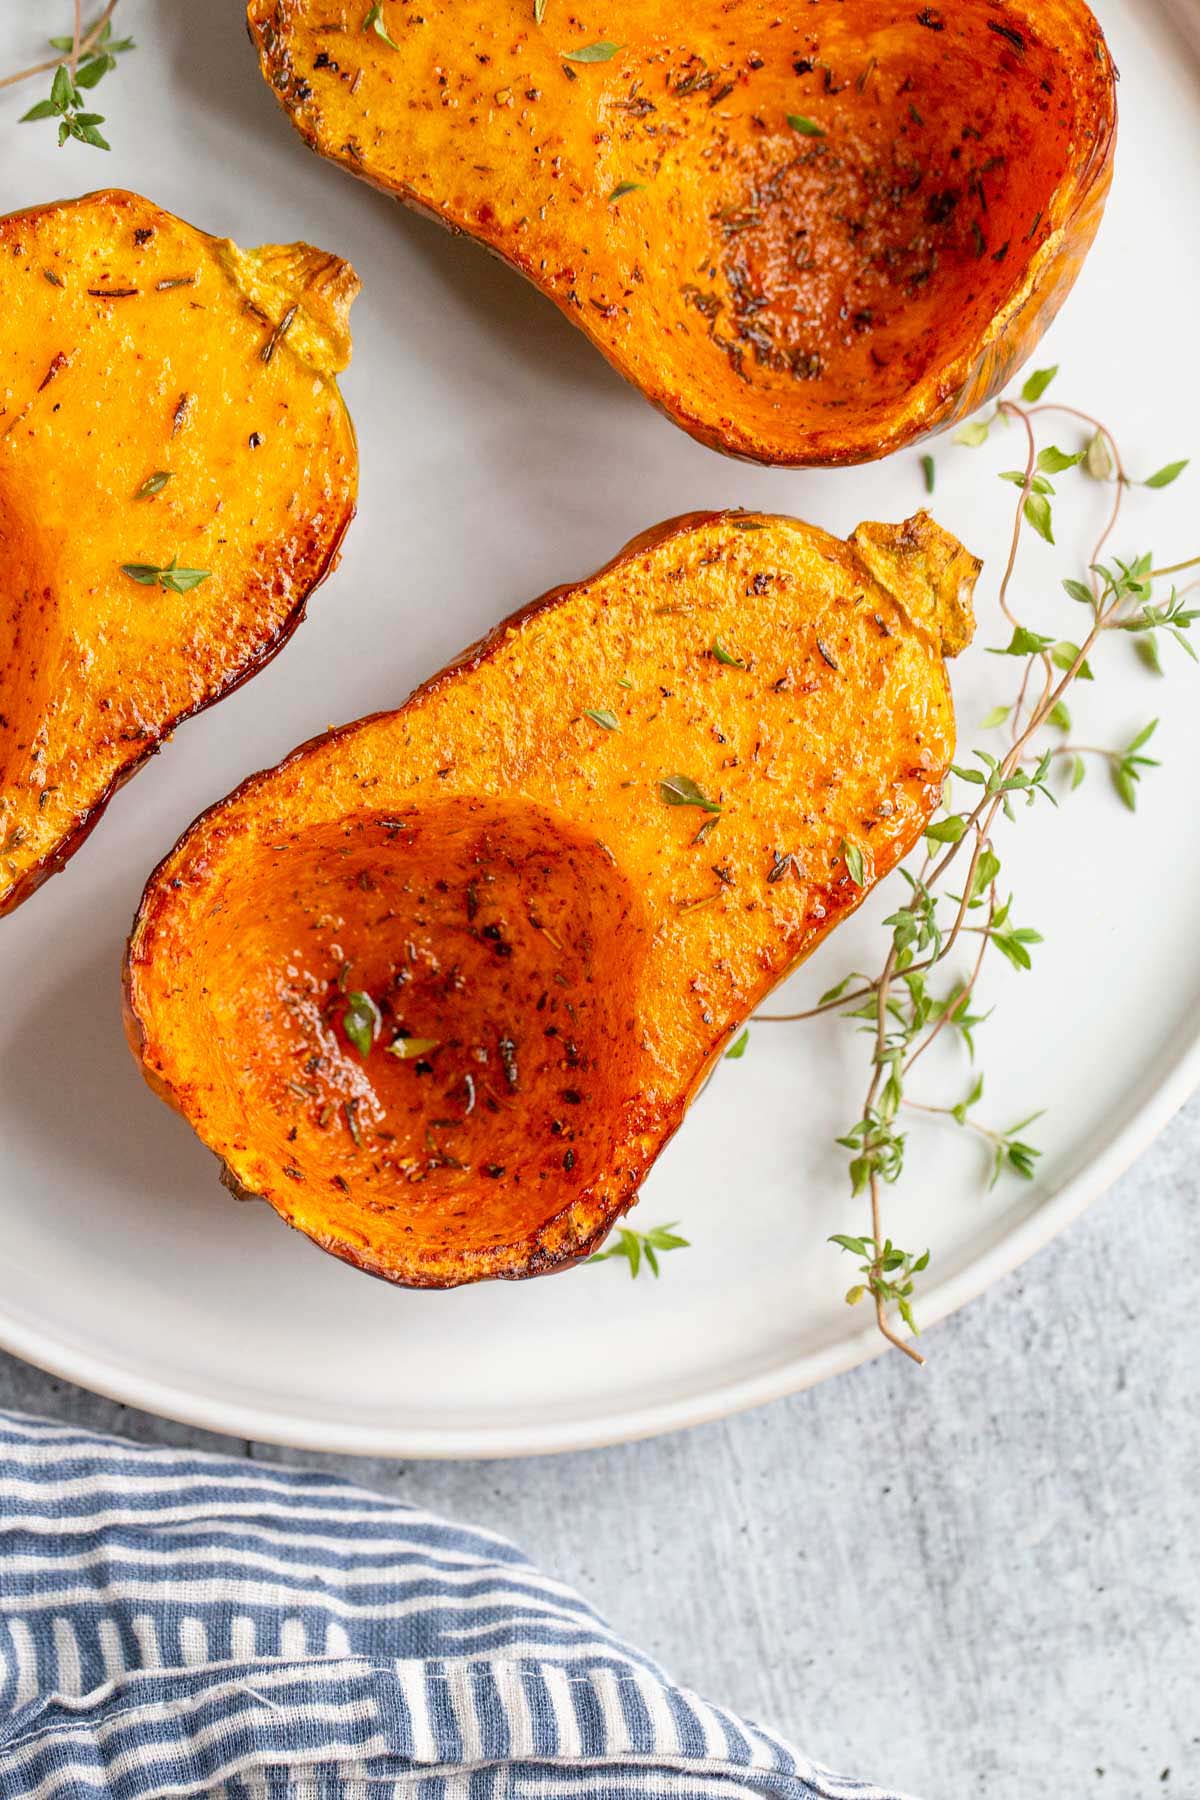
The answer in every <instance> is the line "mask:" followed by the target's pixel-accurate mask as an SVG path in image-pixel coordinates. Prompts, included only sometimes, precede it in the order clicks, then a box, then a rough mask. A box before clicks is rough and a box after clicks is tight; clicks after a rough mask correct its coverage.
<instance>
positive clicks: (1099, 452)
mask: <svg viewBox="0 0 1200 1800" xmlns="http://www.w3.org/2000/svg"><path fill="white" fill-rule="evenodd" d="M1084 467H1085V468H1086V469H1087V472H1088V474H1089V475H1090V476H1091V477H1092V480H1093V481H1111V480H1112V477H1113V459H1112V452H1111V450H1110V449H1109V447H1108V436H1107V434H1106V433H1105V432H1103V431H1095V432H1093V434H1092V436H1091V437H1090V438H1089V439H1088V447H1087V449H1086V451H1085V452H1084Z"/></svg>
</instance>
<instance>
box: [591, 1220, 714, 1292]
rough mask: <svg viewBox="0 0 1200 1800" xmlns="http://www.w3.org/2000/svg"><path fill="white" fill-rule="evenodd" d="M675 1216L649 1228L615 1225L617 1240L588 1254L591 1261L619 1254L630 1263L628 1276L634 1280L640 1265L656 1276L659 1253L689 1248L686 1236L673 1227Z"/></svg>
mask: <svg viewBox="0 0 1200 1800" xmlns="http://www.w3.org/2000/svg"><path fill="white" fill-rule="evenodd" d="M677 1223H678V1221H677V1220H674V1219H673V1220H672V1221H671V1223H670V1224H669V1225H655V1226H653V1227H652V1228H651V1229H650V1230H649V1231H633V1230H631V1229H630V1228H629V1226H627V1225H622V1226H619V1227H618V1229H617V1241H616V1243H615V1244H612V1245H610V1247H609V1248H608V1249H607V1250H597V1252H596V1254H595V1255H594V1256H589V1257H588V1261H589V1262H590V1263H602V1262H608V1261H609V1259H610V1258H611V1257H614V1256H621V1257H624V1259H625V1261H626V1262H627V1263H628V1264H629V1274H630V1278H631V1279H632V1280H634V1281H636V1280H637V1278H638V1276H639V1275H640V1273H641V1271H642V1268H643V1266H644V1267H645V1268H647V1269H649V1271H650V1273H651V1274H652V1275H653V1276H654V1277H655V1279H657V1278H658V1274H659V1267H658V1258H659V1255H660V1254H661V1253H663V1252H665V1251H667V1250H688V1249H690V1248H691V1245H690V1244H689V1241H688V1239H687V1238H685V1237H680V1236H679V1234H678V1232H677V1231H676V1230H675V1226H676V1224H677Z"/></svg>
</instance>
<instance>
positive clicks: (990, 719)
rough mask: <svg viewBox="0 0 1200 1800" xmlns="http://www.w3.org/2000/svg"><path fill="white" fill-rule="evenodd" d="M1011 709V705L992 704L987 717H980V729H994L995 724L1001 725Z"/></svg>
mask: <svg viewBox="0 0 1200 1800" xmlns="http://www.w3.org/2000/svg"><path fill="white" fill-rule="evenodd" d="M1011 711H1012V707H1011V706H993V708H992V710H991V712H990V713H988V715H987V717H986V718H983V719H980V721H979V729H980V731H994V730H995V729H996V726H997V725H1003V724H1004V723H1005V722H1006V721H1007V719H1008V715H1009V713H1010V712H1011Z"/></svg>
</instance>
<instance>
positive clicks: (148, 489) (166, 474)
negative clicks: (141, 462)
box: [133, 469, 173, 500]
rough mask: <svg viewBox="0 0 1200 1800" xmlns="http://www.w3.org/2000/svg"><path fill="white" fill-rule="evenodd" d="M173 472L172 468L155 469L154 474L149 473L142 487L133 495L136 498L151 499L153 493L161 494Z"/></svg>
mask: <svg viewBox="0 0 1200 1800" xmlns="http://www.w3.org/2000/svg"><path fill="white" fill-rule="evenodd" d="M172 473H173V471H172V470H170V469H155V471H154V473H153V475H147V477H146V479H145V481H143V483H142V485H141V487H140V488H139V489H138V491H137V493H136V494H135V495H134V496H133V497H134V499H135V500H149V498H150V497H151V495H152V494H161V493H162V491H163V489H164V488H165V487H166V485H167V483H168V481H170V479H171V476H172Z"/></svg>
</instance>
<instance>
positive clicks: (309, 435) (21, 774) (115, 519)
mask: <svg viewBox="0 0 1200 1800" xmlns="http://www.w3.org/2000/svg"><path fill="white" fill-rule="evenodd" d="M356 291H357V280H356V278H355V276H354V273H353V271H352V270H351V269H350V268H349V266H348V265H347V264H345V263H343V262H341V261H339V260H338V259H337V258H336V257H330V256H326V255H324V254H323V253H322V252H320V251H316V250H313V249H310V248H309V247H308V246H307V245H304V244H293V245H286V246H267V247H265V248H263V249H258V250H250V251H241V250H238V249H237V248H236V246H234V245H233V244H231V243H228V242H227V241H224V240H221V239H217V238H212V237H209V236H207V235H206V234H205V233H203V232H200V231H197V230H195V229H194V228H193V227H192V226H190V225H186V224H184V223H183V221H182V220H179V219H176V218H173V217H172V216H171V214H169V213H166V212H163V211H162V210H161V208H159V207H156V206H154V205H152V204H151V202H150V201H148V200H143V199H141V198H140V197H139V196H137V195H135V194H128V193H121V192H109V193H100V194H91V195H88V196H87V197H85V198H84V199H82V200H78V201H72V202H65V203H62V204H59V205H54V206H45V207H38V208H35V209H33V210H31V211H29V212H24V213H13V214H10V215H9V216H8V217H7V218H4V219H0V318H3V320H4V331H3V334H2V335H0V547H2V548H3V558H2V564H0V913H3V912H7V911H11V910H12V908H13V907H15V906H16V905H18V904H19V903H20V901H22V900H23V899H25V898H26V897H27V896H28V895H29V894H30V893H31V892H32V891H33V890H34V888H36V887H37V886H38V885H39V884H40V883H41V882H42V881H44V880H45V879H46V877H47V876H48V875H50V874H53V873H54V872H55V871H56V870H57V869H59V868H61V867H62V865H63V863H64V862H65V861H66V860H67V858H68V857H69V856H70V855H71V854H72V853H73V852H74V850H75V849H76V848H78V846H79V844H80V843H81V842H82V840H83V838H84V837H85V836H86V835H87V833H88V832H89V831H90V830H91V828H92V826H93V825H94V824H95V822H96V820H97V818H98V817H99V814H100V812H101V811H102V810H103V807H104V806H105V804H106V803H107V800H108V798H109V797H110V795H111V794H112V792H113V791H114V789H115V788H116V787H118V786H119V785H120V784H121V783H122V782H124V781H125V780H127V779H128V778H129V776H130V775H131V774H133V773H134V771H135V770H136V769H137V768H138V767H139V766H140V765H141V764H142V763H143V762H144V761H145V759H146V757H147V756H148V755H150V754H151V752H153V751H154V750H155V749H157V748H158V746H159V744H160V743H161V741H162V739H163V737H164V736H165V735H166V734H167V733H168V732H169V731H170V730H171V728H172V727H173V726H174V725H175V724H177V723H178V722H179V721H180V720H181V719H183V718H185V717H187V715H189V714H190V713H194V712H197V711H199V710H200V709H201V708H202V707H205V706H208V705H209V704H211V702H212V701H214V700H216V699H218V698H219V697H220V696H221V695H222V694H224V693H227V692H228V691H229V690H230V689H231V688H233V687H235V686H236V685H237V684H238V683H239V682H241V681H244V680H245V679H246V678H247V677H248V676H250V675H252V674H253V673H254V672H255V671H256V670H257V669H258V668H260V667H261V666H262V664H263V663H264V662H266V661H267V660H268V659H269V658H270V657H271V656H273V655H274V654H275V652H276V651H277V650H278V649H279V648H280V647H281V645H282V644H283V643H284V642H285V640H286V638H287V637H288V635H289V634H290V632H291V631H292V630H293V629H294V627H295V626H296V625H297V624H298V623H299V620H300V618H301V616H302V614H303V610H304V603H305V600H306V599H307V597H308V595H309V593H310V592H311V591H312V589H313V588H314V587H315V586H316V585H317V583H318V582H319V581H320V580H321V578H322V577H323V576H324V575H325V573H326V572H327V571H328V570H329V568H330V567H331V566H332V564H333V562H334V561H335V559H336V556H337V550H338V546H339V544H340V542H341V538H342V534H343V532H344V531H345V529H346V526H347V524H348V523H349V520H350V518H351V516H352V514H353V510H354V495H355V487H356V480H357V463H356V455H355V445H354V434H353V431H352V429H351V426H350V422H349V419H348V418H347V415H346V412H345V409H344V408H343V406H342V403H341V400H340V398H339V396H338V392H337V388H336V385H335V383H334V380H333V375H334V372H335V370H337V369H339V368H341V367H343V366H344V364H345V362H346V361H347V360H348V356H349V338H348V334H347V328H346V313H347V310H348V307H349V304H350V301H351V300H352V299H353V296H354V294H355V292H356ZM131 571H132V572H131Z"/></svg>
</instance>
